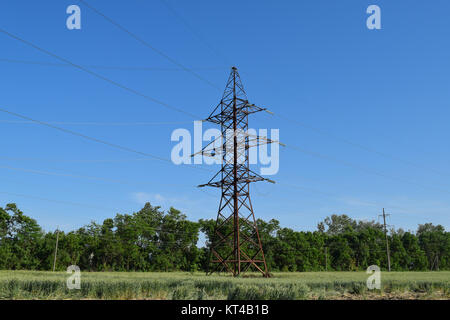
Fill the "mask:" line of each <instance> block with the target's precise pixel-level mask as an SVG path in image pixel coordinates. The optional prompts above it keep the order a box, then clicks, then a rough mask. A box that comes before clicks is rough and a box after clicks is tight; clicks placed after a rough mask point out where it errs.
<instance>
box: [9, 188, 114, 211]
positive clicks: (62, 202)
mask: <svg viewBox="0 0 450 320" xmlns="http://www.w3.org/2000/svg"><path fill="white" fill-rule="evenodd" d="M0 194H5V195H8V196H14V197H22V198H29V199H35V200H42V201H47V202H53V203H59V204H67V205H72V206H79V207H86V208H91V209H100V210H107V211H116V210H117V209H111V208H106V207H99V206H96V205H90V204H84V203H79V202H71V201H61V200H54V199H49V198H43V197H39V196H33V195H29V194H23V193H12V192H5V191H0Z"/></svg>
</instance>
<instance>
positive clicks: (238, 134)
mask: <svg viewBox="0 0 450 320" xmlns="http://www.w3.org/2000/svg"><path fill="white" fill-rule="evenodd" d="M260 111H266V109H265V108H261V107H258V106H255V105H254V104H250V103H249V102H248V100H247V96H246V93H245V91H244V87H243V85H242V82H241V79H240V76H239V73H238V71H237V69H236V68H235V67H233V68H232V70H231V73H230V76H229V78H228V81H227V85H226V88H225V91H224V93H223V96H222V99H221V101H220V103H219V104H218V105H217V107H216V108H215V109H214V111H213V112H212V113H211V115H210V116H209V117H208V118H207V119H206V120H205V121H208V122H211V123H214V124H218V125H220V128H221V136H220V137H219V138H218V139H216V140H214V141H212V142H211V143H210V144H208V145H207V146H206V147H204V148H203V149H202V151H201V152H199V153H201V154H202V155H203V156H210V157H214V158H216V159H220V160H221V164H222V167H221V169H220V171H219V172H217V173H216V174H215V175H214V177H213V178H212V179H211V180H210V181H209V182H208V183H206V184H203V185H200V186H199V187H205V186H211V187H216V188H220V189H221V199H220V204H219V210H218V213H217V220H216V225H215V229H214V236H213V239H210V241H211V240H212V241H211V243H210V253H211V255H210V261H209V263H210V265H211V264H214V268H213V269H212V270H211V269H209V273H212V272H216V271H219V272H223V271H226V272H230V273H232V274H233V276H238V275H240V274H241V273H243V272H246V271H249V270H252V271H259V272H261V273H262V274H263V276H265V277H268V276H269V272H268V269H267V264H266V260H265V257H264V251H263V247H262V244H261V238H260V235H259V232H258V226H257V223H256V219H255V214H254V212H253V207H252V202H251V200H250V183H252V182H257V181H269V182H272V183H273V182H274V181H272V180H270V179H266V178H263V177H261V176H260V175H258V174H256V173H255V172H253V171H252V170H250V163H249V150H250V148H252V147H257V146H259V145H262V144H269V143H272V142H275V141H272V140H270V139H268V138H267V137H260V136H257V135H256V134H250V133H249V132H248V116H249V115H251V114H253V113H256V112H260ZM199 153H197V154H199Z"/></svg>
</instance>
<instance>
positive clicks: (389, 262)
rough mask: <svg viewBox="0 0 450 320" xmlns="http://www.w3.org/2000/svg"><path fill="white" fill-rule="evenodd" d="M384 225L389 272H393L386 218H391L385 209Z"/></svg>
mask: <svg viewBox="0 0 450 320" xmlns="http://www.w3.org/2000/svg"><path fill="white" fill-rule="evenodd" d="M382 216H383V224H384V236H385V237H386V253H387V260H388V271H391V254H390V253H389V240H388V235H387V228H386V216H390V214H386V213H385V212H384V208H383V215H382Z"/></svg>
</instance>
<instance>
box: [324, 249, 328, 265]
mask: <svg viewBox="0 0 450 320" xmlns="http://www.w3.org/2000/svg"><path fill="white" fill-rule="evenodd" d="M325 271H328V256H327V247H325Z"/></svg>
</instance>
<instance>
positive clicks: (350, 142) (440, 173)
mask: <svg viewBox="0 0 450 320" xmlns="http://www.w3.org/2000/svg"><path fill="white" fill-rule="evenodd" d="M274 115H275V116H277V117H279V118H281V119H283V120H286V121H289V122H292V123H295V124H297V125H298V126H301V127H303V128H306V129H308V130H311V131H314V132H316V133H318V134H320V135H323V136H327V137H330V138H332V139H334V140H336V141H340V142H343V143H346V144H348V145H350V146H353V147H356V148H358V149H361V150H364V151H367V152H370V153H374V154H377V155H379V156H381V157H384V158H388V159H391V160H395V161H399V162H402V163H404V164H407V165H409V166H412V167H415V168H419V169H427V170H428V171H431V172H433V173H435V174H438V175H440V176H441V175H443V174H445V175H448V173H443V172H441V171H439V170H436V169H434V168H430V167H427V166H423V165H420V164H417V163H414V162H412V161H409V160H405V159H402V158H399V157H396V156H393V155H390V154H388V153H386V152H382V151H378V150H376V149H374V148H371V147H367V146H365V145H362V144H360V143H357V142H353V141H351V140H348V139H345V138H342V137H338V136H336V135H335V134H333V133H330V132H327V131H325V130H323V129H319V128H316V127H313V126H310V125H307V124H305V123H303V122H300V121H298V120H296V119H292V117H285V116H283V115H280V114H278V113H274Z"/></svg>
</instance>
